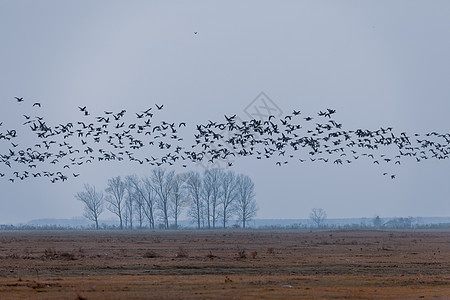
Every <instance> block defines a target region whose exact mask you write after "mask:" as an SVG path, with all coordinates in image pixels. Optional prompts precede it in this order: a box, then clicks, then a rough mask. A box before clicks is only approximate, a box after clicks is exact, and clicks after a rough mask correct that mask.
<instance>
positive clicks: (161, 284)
mask: <svg viewBox="0 0 450 300" xmlns="http://www.w3.org/2000/svg"><path fill="white" fill-rule="evenodd" d="M0 241H1V243H0V299H40V298H42V299H153V298H154V299H169V298H174V299H191V298H201V299H205V298H215V299H280V298H295V299H311V298H314V299H339V298H352V299H371V298H373V299H448V298H449V295H450V232H448V231H447V232H435V231H426V232H425V231H422V232H413V231H320V232H305V231H250V230H249V231H240V230H238V231H179V232H173V231H170V232H165V231H132V232H111V231H106V232H105V231H99V232H93V231H66V232H62V231H59V232H49V231H47V232H17V231H15V232H0Z"/></svg>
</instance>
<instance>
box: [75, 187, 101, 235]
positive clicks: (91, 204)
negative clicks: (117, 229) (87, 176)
mask: <svg viewBox="0 0 450 300" xmlns="http://www.w3.org/2000/svg"><path fill="white" fill-rule="evenodd" d="M75 198H77V199H78V200H80V201H81V202H83V203H84V214H83V215H84V216H85V217H86V218H87V219H89V220H91V221H94V222H95V229H98V217H99V216H100V214H101V213H102V212H103V208H104V199H103V193H101V192H96V191H95V187H94V186H90V185H89V184H85V185H84V191H82V192H78V193H77V194H76V195H75Z"/></svg>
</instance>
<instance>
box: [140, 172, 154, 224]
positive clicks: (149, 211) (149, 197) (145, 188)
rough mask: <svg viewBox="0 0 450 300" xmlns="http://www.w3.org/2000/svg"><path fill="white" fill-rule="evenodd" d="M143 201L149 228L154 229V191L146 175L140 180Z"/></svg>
mask: <svg viewBox="0 0 450 300" xmlns="http://www.w3.org/2000/svg"><path fill="white" fill-rule="evenodd" d="M140 191H142V192H141V194H142V196H143V197H144V201H145V204H146V205H145V208H144V213H145V215H146V216H147V220H148V223H149V225H150V228H151V229H155V206H156V205H155V201H156V193H155V191H154V189H153V186H152V183H151V181H150V180H149V179H148V178H147V177H146V178H145V179H143V181H142V189H140Z"/></svg>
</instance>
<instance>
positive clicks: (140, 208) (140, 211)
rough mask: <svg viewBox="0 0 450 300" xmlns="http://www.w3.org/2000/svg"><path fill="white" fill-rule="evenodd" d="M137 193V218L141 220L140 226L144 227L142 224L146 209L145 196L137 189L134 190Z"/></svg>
mask: <svg viewBox="0 0 450 300" xmlns="http://www.w3.org/2000/svg"><path fill="white" fill-rule="evenodd" d="M134 195H135V200H136V201H135V204H136V205H135V207H136V217H137V220H138V222H139V228H142V224H143V223H144V217H145V216H144V215H145V212H144V209H145V201H144V197H142V195H141V194H140V193H139V192H138V191H135V192H134Z"/></svg>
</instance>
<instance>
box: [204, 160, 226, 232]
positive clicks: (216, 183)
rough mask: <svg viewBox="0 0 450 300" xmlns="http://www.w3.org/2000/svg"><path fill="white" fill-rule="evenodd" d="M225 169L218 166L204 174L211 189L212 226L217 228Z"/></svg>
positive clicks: (206, 183)
mask: <svg viewBox="0 0 450 300" xmlns="http://www.w3.org/2000/svg"><path fill="white" fill-rule="evenodd" d="M222 177H223V171H222V170H220V169H217V168H214V169H210V170H206V171H205V174H204V182H205V188H206V187H207V188H208V190H209V191H210V198H209V200H210V201H209V210H208V211H209V216H208V217H209V218H210V219H211V221H212V228H216V222H217V219H218V212H219V211H218V204H219V200H220V197H221V192H222V190H221V184H222Z"/></svg>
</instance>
